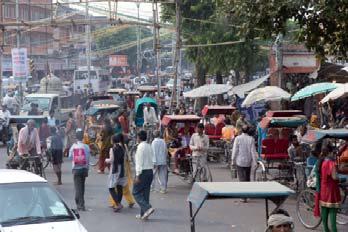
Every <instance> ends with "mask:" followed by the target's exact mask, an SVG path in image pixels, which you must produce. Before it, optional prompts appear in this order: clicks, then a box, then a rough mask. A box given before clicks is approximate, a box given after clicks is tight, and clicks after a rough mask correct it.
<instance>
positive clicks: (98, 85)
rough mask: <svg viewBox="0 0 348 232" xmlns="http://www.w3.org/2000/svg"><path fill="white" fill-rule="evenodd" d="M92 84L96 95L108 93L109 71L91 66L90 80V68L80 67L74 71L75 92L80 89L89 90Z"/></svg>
mask: <svg viewBox="0 0 348 232" xmlns="http://www.w3.org/2000/svg"><path fill="white" fill-rule="evenodd" d="M89 83H91V86H92V89H93V92H94V93H100V92H106V91H107V90H108V87H109V84H110V73H109V71H108V70H107V69H102V68H98V67H93V66H91V68H90V80H89V79H88V68H87V67H79V69H77V70H75V71H74V92H76V91H77V90H78V89H80V90H82V91H83V90H84V89H86V90H87V89H88V86H89Z"/></svg>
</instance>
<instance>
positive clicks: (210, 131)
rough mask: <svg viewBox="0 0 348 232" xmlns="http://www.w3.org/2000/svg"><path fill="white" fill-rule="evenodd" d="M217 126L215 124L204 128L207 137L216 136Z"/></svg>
mask: <svg viewBox="0 0 348 232" xmlns="http://www.w3.org/2000/svg"><path fill="white" fill-rule="evenodd" d="M215 129H216V128H215V126H214V124H206V125H205V127H204V130H205V134H206V135H214V134H215Z"/></svg>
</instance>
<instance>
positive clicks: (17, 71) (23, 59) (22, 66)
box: [11, 48, 28, 81]
mask: <svg viewBox="0 0 348 232" xmlns="http://www.w3.org/2000/svg"><path fill="white" fill-rule="evenodd" d="M11 54H12V72H13V77H14V78H15V79H17V80H23V81H24V80H25V79H26V78H27V76H28V56H27V49H26V48H12V51H11Z"/></svg>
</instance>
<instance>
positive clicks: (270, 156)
mask: <svg viewBox="0 0 348 232" xmlns="http://www.w3.org/2000/svg"><path fill="white" fill-rule="evenodd" d="M261 157H262V159H264V160H283V159H289V155H288V154H287V153H273V154H261Z"/></svg>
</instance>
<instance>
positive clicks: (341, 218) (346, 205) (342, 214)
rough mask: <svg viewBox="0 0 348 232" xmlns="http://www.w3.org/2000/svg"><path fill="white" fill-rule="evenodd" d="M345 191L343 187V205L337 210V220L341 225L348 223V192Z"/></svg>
mask: <svg viewBox="0 0 348 232" xmlns="http://www.w3.org/2000/svg"><path fill="white" fill-rule="evenodd" d="M345 191H347V190H345ZM345 191H343V190H342V189H341V196H342V202H341V207H340V209H339V210H338V212H337V218H336V222H337V224H339V225H347V224H348V202H347V193H346V192H345Z"/></svg>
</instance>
